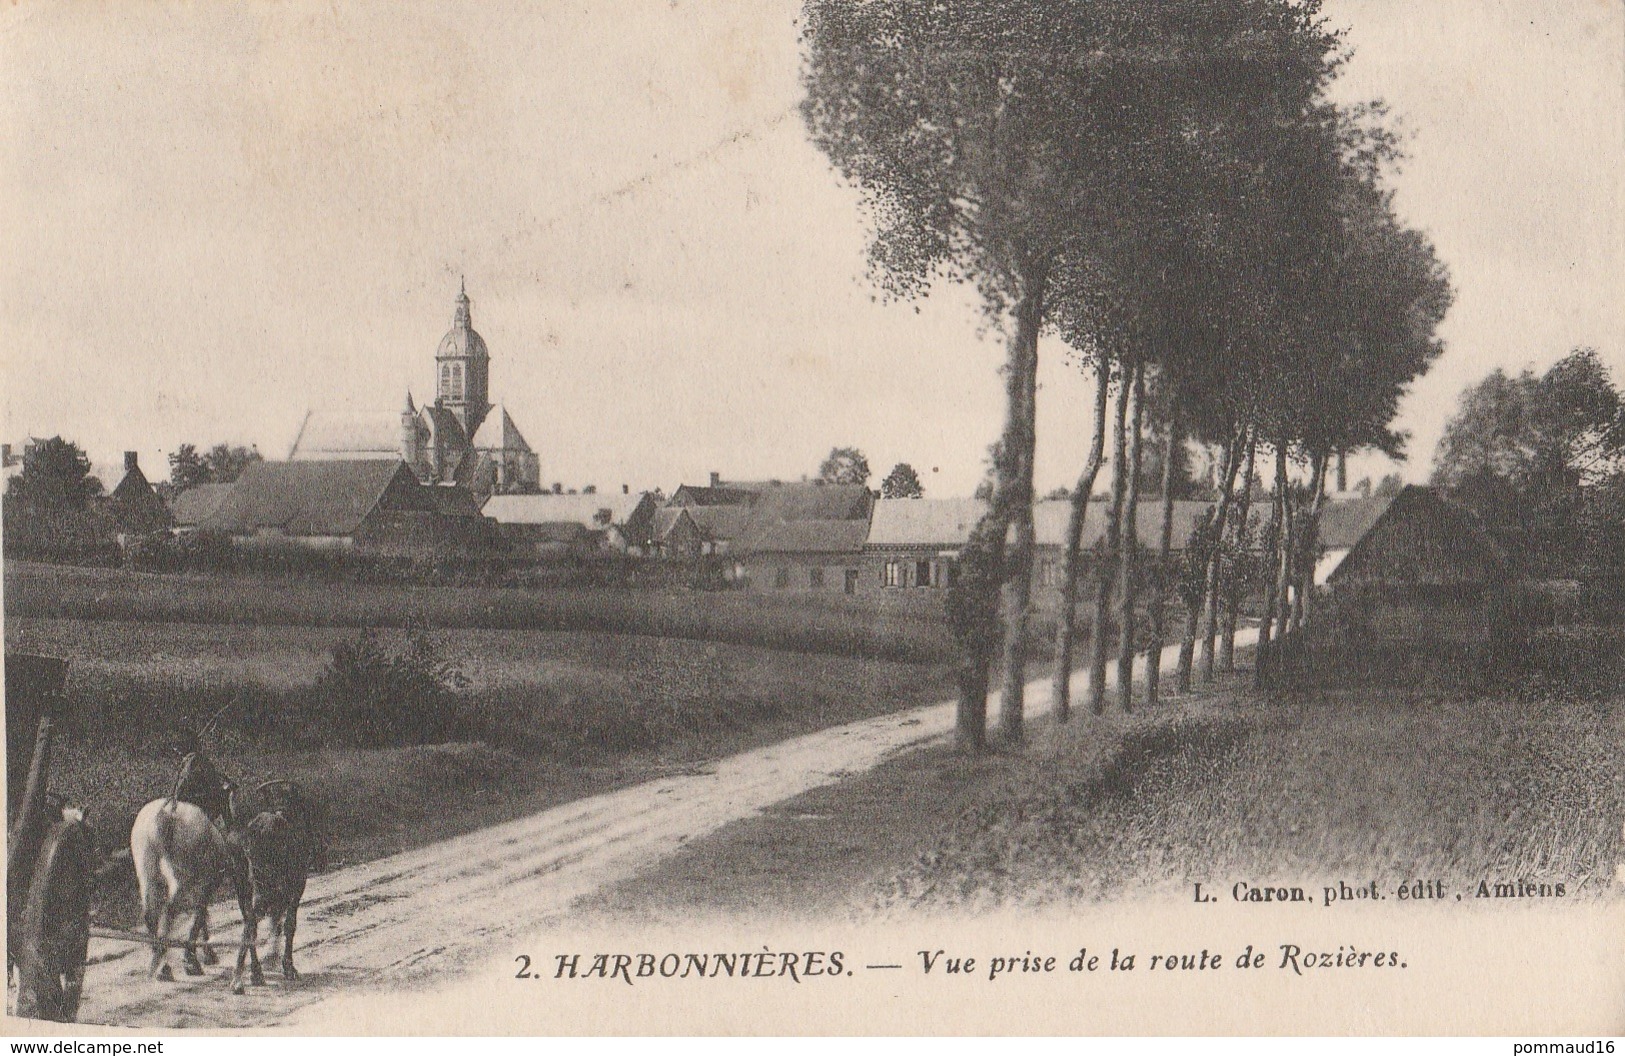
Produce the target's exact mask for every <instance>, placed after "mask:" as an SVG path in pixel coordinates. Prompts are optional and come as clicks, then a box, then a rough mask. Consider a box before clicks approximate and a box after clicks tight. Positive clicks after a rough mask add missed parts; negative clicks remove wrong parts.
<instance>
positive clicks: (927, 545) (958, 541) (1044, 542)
mask: <svg viewBox="0 0 1625 1056" xmlns="http://www.w3.org/2000/svg"><path fill="white" fill-rule="evenodd" d="M1211 506H1212V504H1211V503H1206V502H1194V501H1189V500H1176V501H1175V502H1174V508H1173V536H1172V550H1173V552H1176V553H1177V552H1179V551H1181V550H1183V549H1184V547H1185V544H1186V541H1187V540H1189V539H1190V536H1191V531H1192V530H1193V529H1194V528H1195V526H1196V524H1197V522H1198V521H1200V520H1201V518H1202V517H1203V516H1205V515H1206V513H1207V511H1208V510H1209V509H1210V508H1211ZM986 511H987V504H986V503H984V502H983V501H981V500H980V499H891V500H884V501H881V502H877V503H876V504H875V509H874V517H873V519H872V520H871V523H870V529H869V538H868V542H867V543H866V545H865V546H864V548H863V561H862V571H861V573H860V576H859V583H860V593H871V592H880V593H892V592H907V591H912V590H917V589H929V590H941V589H943V588H946V587H949V586H951V585H953V583H954V579H955V576H956V570H957V568H958V561H959V552H960V550H961V548H963V547H964V545H965V544H966V543H967V542H968V541H969V540H970V534H971V531H972V529H974V528H975V527H976V524H977V522H979V521H980V520H981V519H982V515H983V514H984V513H986ZM1110 515H1111V504H1110V503H1109V502H1101V501H1098V500H1097V501H1092V502H1091V503H1090V504H1089V510H1088V513H1087V515H1086V517H1085V518H1084V522H1083V535H1082V541H1083V547H1084V549H1085V550H1092V549H1094V548H1095V547H1097V546H1098V545H1099V544H1100V542H1101V539H1102V538H1103V536H1104V535H1105V533H1106V523H1107V521H1109V520H1110ZM1071 517H1072V508H1071V504H1070V503H1069V502H1066V501H1064V500H1049V501H1045V502H1040V503H1037V504H1036V505H1035V506H1034V507H1033V536H1034V557H1033V560H1034V564H1033V585H1034V587H1035V588H1037V590H1036V600H1038V601H1039V602H1040V603H1044V602H1050V601H1053V600H1054V599H1055V596H1056V593H1055V592H1056V591H1058V590H1059V589H1060V586H1061V580H1062V577H1063V569H1064V567H1065V556H1066V533H1067V528H1068V525H1069V524H1070V521H1071ZM1135 522H1136V525H1137V527H1138V531H1137V538H1138V540H1139V545H1140V548H1141V551H1142V553H1144V554H1154V553H1155V552H1156V551H1157V549H1158V548H1159V546H1160V544H1161V539H1162V503H1161V502H1160V501H1154V502H1142V503H1140V504H1139V505H1138V506H1137V508H1136V511H1135Z"/></svg>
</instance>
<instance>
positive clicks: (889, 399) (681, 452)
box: [0, 0, 1625, 496]
mask: <svg viewBox="0 0 1625 1056" xmlns="http://www.w3.org/2000/svg"><path fill="white" fill-rule="evenodd" d="M797 8H798V4H797V3H796V2H794V0H771V2H769V0H759V2H755V3H751V4H723V3H700V2H698V0H617V3H616V4H614V5H612V6H611V5H579V4H567V3H563V2H557V0H540V2H533V3H524V4H518V3H502V2H479V3H474V2H470V3H452V2H443V3H441V2H419V3H398V2H388V3H383V2H358V0H349V2H346V3H343V4H337V3H312V2H301V0H293V2H286V3H277V4H271V3H268V2H258V3H237V4H231V3H224V2H222V3H211V4H164V3H152V2H133V3H131V2H118V0H106V2H101V3H98V2H95V0H83V2H75V3H66V2H56V0H53V2H37V0H22V2H21V3H19V4H16V5H14V6H7V7H6V8H4V9H3V10H0V142H3V143H4V150H3V152H0V324H3V327H4V329H3V334H4V341H3V343H0V356H3V357H4V358H3V359H0V385H3V413H4V420H3V423H0V436H3V437H4V438H5V439H6V440H8V441H10V442H12V443H19V442H21V440H22V439H23V438H25V437H26V436H29V435H55V434H60V435H62V436H64V437H66V438H68V439H72V440H75V441H77V442H79V443H80V444H81V445H82V446H84V447H85V448H86V449H87V450H88V451H89V452H90V454H91V456H92V459H93V461H95V462H97V463H103V464H106V463H113V462H116V461H117V460H118V458H119V452H121V451H123V450H126V449H133V450H137V451H139V452H140V455H141V460H142V464H143V465H144V466H146V467H147V468H148V470H149V475H151V476H158V475H162V474H163V473H164V472H166V470H165V467H164V456H165V454H166V453H167V452H169V451H172V450H174V448H175V447H176V446H177V445H179V444H180V443H182V442H192V443H196V444H199V445H200V446H201V445H210V444H213V443H217V442H223V441H227V442H233V443H252V444H256V445H258V447H259V448H260V450H261V451H262V452H263V453H265V454H266V455H267V457H272V458H280V457H285V456H286V453H287V450H288V447H289V446H290V444H291V443H292V441H293V439H294V436H295V434H296V433H297V431H298V428H299V424H300V422H301V420H302V419H303V417H304V414H305V412H306V410H307V409H309V408H345V407H351V408H355V409H360V410H369V409H371V410H378V409H395V408H398V407H399V406H400V405H401V404H402V402H403V401H404V398H405V393H406V391H407V390H408V389H410V390H411V391H412V393H413V395H414V397H415V398H417V399H418V400H419V401H420V402H421V400H422V399H423V397H424V396H425V395H432V366H433V355H434V351H435V348H436V346H437V345H438V343H439V341H440V338H441V336H442V335H443V334H444V333H445V331H446V329H447V327H448V326H449V324H450V321H451V315H452V310H453V299H454V297H455V296H456V293H457V288H458V283H459V281H460V280H461V279H463V278H465V277H466V281H467V285H468V292H469V296H470V298H471V299H472V301H473V315H474V325H475V328H476V329H477V330H479V332H480V333H481V334H482V335H483V336H484V337H485V339H486V342H487V344H488V346H489V347H490V350H491V355H492V367H491V390H492V398H493V399H494V400H496V401H499V402H501V403H503V404H505V405H506V407H507V408H508V410H509V412H510V413H511V414H512V416H513V417H514V419H515V421H516V422H517V423H518V425H519V428H520V430H521V431H522V432H523V433H524V435H525V436H526V438H527V439H528V440H529V442H530V444H531V446H532V447H533V448H535V449H536V450H537V452H538V453H539V455H540V458H541V465H542V474H543V478H544V481H545V482H552V481H555V480H557V481H560V482H561V483H563V484H565V485H566V486H567V487H580V486H583V485H586V484H594V485H597V486H598V487H600V488H612V487H615V486H617V485H619V484H623V483H625V484H630V485H632V486H633V487H634V488H645V487H654V486H659V487H663V488H665V489H666V490H667V491H668V492H669V491H670V490H672V489H673V488H674V487H675V486H676V485H677V484H678V483H680V482H683V481H693V480H700V479H703V478H704V477H705V475H706V474H707V473H708V472H710V471H713V470H715V471H719V472H721V473H722V474H723V475H724V476H725V477H733V478H738V479H760V478H775V477H776V478H783V479H793V478H796V477H799V476H800V475H802V474H806V473H813V472H815V471H816V468H817V466H818V463H819V461H820V460H821V459H822V457H823V456H824V455H825V454H826V453H827V452H828V451H829V449H830V448H831V447H833V446H836V445H841V446H847V445H855V446H858V447H860V448H861V449H863V450H864V451H865V452H866V453H867V455H868V457H869V461H870V463H871V465H872V466H873V467H874V469H875V472H876V477H877V480H878V477H879V476H880V475H882V474H884V473H885V472H886V470H887V469H888V468H889V467H890V466H891V465H892V464H893V463H895V462H899V461H906V462H909V463H911V464H913V465H914V466H915V467H916V468H917V469H919V470H920V473H921V476H922V478H923V480H924V483H925V487H926V490H927V494H929V495H937V496H949V495H963V494H969V493H970V492H971V490H972V489H973V488H974V487H975V486H976V483H977V482H978V480H979V479H980V478H981V476H982V474H983V471H984V459H985V452H986V449H987V445H988V444H989V443H990V442H991V441H992V440H993V439H994V437H995V436H996V435H997V433H998V430H999V426H1000V423H1001V420H1002V404H1001V389H1002V386H1001V383H1000V380H999V378H998V375H997V368H998V365H999V363H1000V362H1001V360H1002V358H1003V350H1002V345H1001V340H1000V336H999V334H998V333H997V332H996V331H993V332H990V331H988V330H987V329H986V328H985V327H984V326H983V325H982V320H981V318H980V316H979V313H978V311H977V308H976V305H975V304H974V303H973V302H972V301H971V299H970V298H969V297H968V296H967V295H966V294H965V293H964V292H963V291H961V290H959V289H956V288H947V289H943V290H939V291H935V292H934V293H933V294H932V296H930V297H929V298H927V299H925V300H924V301H921V302H918V303H888V302H885V301H883V300H879V299H877V298H876V296H875V290H874V289H873V288H872V286H871V285H870V284H869V283H868V281H867V280H866V278H865V275H864V246H865V242H866V237H867V227H866V223H865V218H864V216H863V213H862V211H861V209H860V208H859V203H858V198H857V195H856V193H855V192H854V191H853V190H852V189H851V188H848V187H844V186H843V185H842V184H841V182H840V180H839V179H838V178H837V177H836V176H835V174H834V173H833V172H832V170H831V169H830V167H829V165H828V163H827V161H826V160H825V159H824V158H823V157H822V156H821V155H820V154H819V153H818V151H817V150H816V149H815V148H814V147H813V146H812V145H811V144H810V143H809V142H808V141H807V138H806V135H805V131H804V129H803V126H802V124H801V121H800V117H799V114H798V113H797V111H796V104H797V102H798V99H799V96H800V85H799V68H800V56H799V50H798V45H797V39H796V34H797V28H796V24H795V18H796V14H797ZM1326 13H1327V15H1328V17H1329V18H1330V20H1331V21H1332V22H1333V23H1334V24H1335V25H1338V26H1341V27H1344V28H1345V29H1346V32H1347V41H1348V44H1349V46H1350V48H1351V49H1352V52H1353V56H1352V58H1351V60H1350V62H1349V63H1348V67H1347V70H1346V73H1345V76H1344V77H1343V79H1342V81H1341V82H1340V83H1339V85H1338V86H1337V89H1336V91H1337V94H1338V95H1339V96H1340V97H1342V98H1346V99H1350V100H1355V99H1368V98H1374V97H1380V98H1383V99H1385V100H1386V101H1387V102H1388V103H1389V105H1390V106H1391V107H1392V109H1393V111H1394V113H1395V114H1396V115H1397V116H1398V117H1399V118H1400V119H1402V121H1403V124H1404V128H1405V129H1406V133H1407V136H1408V139H1407V146H1408V150H1409V159H1408V161H1407V162H1406V163H1405V165H1404V167H1403V168H1402V170H1401V171H1400V172H1399V173H1398V174H1397V175H1396V176H1395V180H1394V183H1395V187H1396V189H1397V204H1398V208H1399V210H1400V212H1401V213H1402V214H1403V216H1404V217H1405V219H1406V220H1407V221H1408V222H1410V223H1412V224H1414V225H1416V226H1418V227H1420V228H1422V229H1423V230H1425V231H1426V232H1427V233H1428V234H1429V236H1430V237H1431V238H1432V239H1433V241H1434V244H1435V245H1436V247H1437V249H1438V251H1439V254H1440V256H1441V258H1442V259H1443V260H1444V261H1445V262H1446V263H1447V264H1448V266H1449V268H1450V271H1451V275H1452V278H1453V280H1454V283H1455V286H1456V291H1457V297H1456V303H1455V306H1454V308H1453V309H1452V311H1451V313H1450V315H1449V317H1448V318H1447V320H1446V322H1445V324H1444V327H1443V331H1442V333H1443V336H1444V338H1445V341H1446V344H1447V352H1446V354H1445V355H1444V357H1443V358H1442V359H1441V360H1440V362H1439V363H1438V365H1437V366H1436V367H1435V368H1434V370H1433V371H1432V372H1431V373H1430V374H1429V375H1428V376H1427V377H1426V378H1424V379H1423V380H1422V381H1420V382H1419V383H1418V384H1417V385H1416V386H1415V388H1414V391H1413V392H1412V393H1411V394H1410V395H1409V396H1408V397H1407V399H1406V401H1405V403H1404V405H1403V407H1402V415H1401V419H1400V421H1399V423H1398V424H1399V426H1400V427H1401V428H1403V429H1406V430H1408V431H1409V432H1410V433H1411V434H1412V439H1411V443H1410V452H1411V457H1410V459H1409V460H1408V461H1407V462H1406V463H1405V464H1404V465H1402V466H1399V467H1397V469H1398V470H1399V471H1400V472H1402V473H1403V474H1404V475H1405V476H1406V477H1407V478H1408V479H1412V480H1422V479H1425V478H1426V476H1427V473H1428V469H1429V465H1430V462H1431V458H1432V453H1433V450H1434V447H1435V445H1436V443H1437V440H1438V436H1439V434H1440V431H1441V429H1442V427H1443V424H1444V422H1445V420H1446V419H1447V418H1448V416H1449V414H1450V412H1451V410H1452V409H1453V407H1454V405H1455V402H1456V399H1457V397H1458V396H1459V394H1460V392H1461V391H1462V389H1463V388H1465V387H1466V386H1467V385H1469V384H1471V383H1472V382H1474V381H1476V380H1477V379H1478V378H1480V377H1482V376H1483V375H1484V374H1486V373H1488V372H1489V371H1490V370H1492V369H1494V368H1496V367H1501V368H1504V369H1508V370H1517V369H1522V368H1523V367H1525V366H1533V367H1535V368H1537V369H1540V368H1543V367H1544V366H1546V365H1548V364H1550V363H1551V362H1553V361H1555V360H1556V359H1558V358H1560V357H1561V356H1562V355H1564V354H1565V353H1566V352H1567V351H1568V350H1569V349H1571V348H1573V347H1576V346H1581V345H1591V346H1595V347H1597V348H1599V349H1600V350H1601V352H1602V354H1603V357H1604V359H1605V361H1606V362H1607V363H1608V364H1609V365H1610V366H1611V367H1612V368H1613V370H1614V371H1615V373H1616V377H1617V378H1618V379H1619V380H1621V381H1622V382H1625V297H1622V296H1621V295H1620V292H1619V290H1618V289H1617V288H1616V287H1617V286H1618V285H1619V282H1620V276H1621V275H1625V267H1622V266H1621V265H1622V264H1625V221H1622V214H1625V190H1622V179H1625V176H1622V174H1625V61H1622V56H1625V5H1622V3H1621V0H1563V2H1562V3H1551V2H1550V0H1426V2H1425V3H1420V4H1418V3H1416V2H1415V0H1409V2H1402V0H1327V5H1326ZM1041 359H1042V362H1043V368H1042V372H1041V383H1042V390H1041V393H1040V402H1039V415H1040V422H1039V430H1040V437H1041V440H1040V452H1039V461H1038V478H1039V479H1038V483H1039V485H1040V487H1041V488H1042V489H1044V490H1048V489H1049V488H1051V487H1054V486H1056V485H1060V484H1065V483H1067V482H1069V481H1070V480H1071V479H1072V478H1073V477H1075V475H1076V473H1077V469H1078V467H1079V466H1080V464H1081V462H1082V460H1083V457H1084V454H1085V448H1086V445H1087V432H1088V429H1087V423H1086V421H1085V419H1086V416H1087V413H1088V409H1089V403H1090V401H1089V398H1088V389H1087V386H1086V383H1085V382H1084V380H1083V374H1082V372H1081V371H1079V369H1078V367H1077V365H1076V364H1075V363H1074V362H1073V361H1072V360H1071V357H1070V356H1069V355H1068V353H1067V350H1066V349H1065V347H1064V346H1062V345H1061V344H1060V343H1059V342H1057V341H1054V340H1048V339H1046V341H1045V342H1044V343H1043V346H1042V348H1041ZM1395 468H1396V467H1394V466H1392V465H1389V464H1387V463H1386V460H1383V459H1380V458H1366V459H1357V460H1355V461H1354V463H1353V465H1352V472H1353V474H1354V475H1355V477H1356V478H1357V477H1358V476H1359V475H1363V474H1367V473H1369V474H1376V475H1380V474H1381V473H1384V472H1389V471H1393V470H1394V469H1395Z"/></svg>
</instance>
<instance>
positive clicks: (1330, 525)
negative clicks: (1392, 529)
mask: <svg viewBox="0 0 1625 1056" xmlns="http://www.w3.org/2000/svg"><path fill="white" fill-rule="evenodd" d="M1396 498H1398V496H1397V495H1385V496H1381V497H1377V498H1357V499H1327V500H1326V501H1324V502H1323V503H1321V506H1320V520H1319V522H1318V524H1319V528H1318V531H1317V532H1316V535H1317V538H1318V541H1319V543H1320V545H1321V546H1324V547H1326V549H1328V550H1346V549H1348V548H1349V547H1351V546H1353V545H1354V544H1355V543H1357V542H1359V541H1360V540H1361V539H1362V538H1363V537H1364V536H1365V534H1366V533H1367V532H1369V531H1370V530H1371V526H1372V525H1374V524H1376V523H1377V521H1378V520H1379V519H1380V518H1381V517H1382V515H1383V514H1384V513H1387V512H1388V507H1389V506H1392V505H1393V503H1394V499H1396Z"/></svg>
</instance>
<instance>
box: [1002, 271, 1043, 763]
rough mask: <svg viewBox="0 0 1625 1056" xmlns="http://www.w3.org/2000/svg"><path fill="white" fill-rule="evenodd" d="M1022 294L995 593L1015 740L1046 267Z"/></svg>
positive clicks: (1006, 734)
mask: <svg viewBox="0 0 1625 1056" xmlns="http://www.w3.org/2000/svg"><path fill="white" fill-rule="evenodd" d="M1023 278H1024V279H1025V281H1024V282H1023V284H1022V287H1023V288H1022V297H1021V300H1020V301H1019V302H1017V304H1016V327H1015V333H1014V335H1013V336H1012V338H1011V342H1010V343H1011V349H1010V352H1011V356H1010V359H1011V366H1012V368H1013V369H1012V370H1011V375H1012V376H1011V379H1010V383H1009V391H1010V395H1011V411H1012V415H1014V414H1015V413H1016V412H1017V411H1018V410H1019V412H1020V413H1019V421H1017V422H1015V423H1014V424H1015V425H1016V428H1014V429H1012V430H1009V432H1008V438H1009V442H1010V443H1009V448H1010V450H1009V466H1010V471H1011V472H1010V479H1009V480H1008V481H1007V482H1006V488H1005V505H1006V508H1007V511H1008V512H1007V514H1006V517H1005V523H1006V524H1008V525H1011V526H1012V527H1013V528H1014V531H1013V532H1012V533H1011V538H1010V545H1009V546H1008V547H1007V550H1006V559H1007V578H1006V579H1005V582H1004V588H1003V591H1002V594H1001V602H1002V606H1001V607H1002V610H1003V615H1004V671H1003V686H1002V690H1003V692H1002V697H1003V706H1002V707H1001V708H1000V709H999V732H1000V734H1001V735H1002V736H1003V738H1004V740H1005V741H1006V742H1008V743H1011V744H1018V743H1020V741H1021V737H1022V719H1023V711H1024V704H1025V701H1024V700H1023V697H1024V695H1025V688H1026V684H1027V617H1028V615H1029V609H1030V608H1031V605H1032V594H1033V456H1034V451H1035V447H1036V444H1037V437H1038V431H1037V404H1038V331H1039V328H1040V327H1041V326H1042V325H1043V321H1044V283H1045V281H1046V279H1047V278H1048V273H1047V269H1046V268H1044V267H1043V266H1041V265H1040V266H1033V267H1029V268H1028V269H1027V274H1026V275H1025V276H1023Z"/></svg>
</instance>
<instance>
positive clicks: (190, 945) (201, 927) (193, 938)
mask: <svg viewBox="0 0 1625 1056" xmlns="http://www.w3.org/2000/svg"><path fill="white" fill-rule="evenodd" d="M203 897H204V898H207V897H208V896H207V895H204V896H203ZM200 935H201V936H203V937H204V938H205V939H207V938H208V935H209V907H208V903H206V902H205V903H202V904H200V905H199V906H198V908H197V909H196V911H194V912H193V914H192V927H191V928H190V929H189V930H188V931H187V933H186V950H185V952H184V953H183V954H182V956H181V963H182V964H183V965H184V966H185V969H186V974H187V975H202V974H203V965H202V964H200V963H198V957H197V944H198V936H200Z"/></svg>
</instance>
